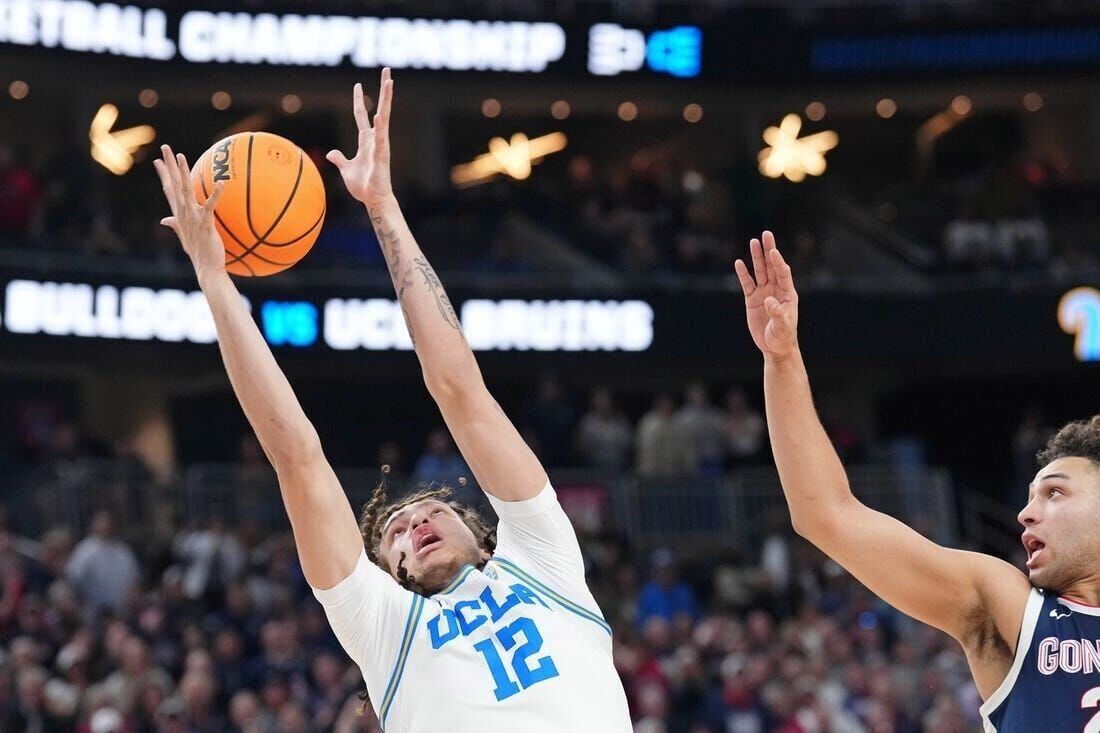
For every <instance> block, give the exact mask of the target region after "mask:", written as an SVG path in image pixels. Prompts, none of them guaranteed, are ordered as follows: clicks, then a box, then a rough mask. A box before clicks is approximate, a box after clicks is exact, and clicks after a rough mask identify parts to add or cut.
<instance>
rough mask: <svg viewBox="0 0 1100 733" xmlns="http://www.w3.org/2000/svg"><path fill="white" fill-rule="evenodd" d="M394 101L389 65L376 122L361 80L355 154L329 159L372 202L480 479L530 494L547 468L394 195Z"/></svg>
mask: <svg viewBox="0 0 1100 733" xmlns="http://www.w3.org/2000/svg"><path fill="white" fill-rule="evenodd" d="M392 100H393V80H392V79H391V78H390V72H389V69H384V70H383V71H382V84H381V89H380V91H379V95H378V111H377V113H376V114H375V116H374V125H373V126H372V125H371V123H370V119H369V115H368V113H367V109H366V106H365V104H364V102H363V88H362V86H361V85H359V84H356V85H355V92H354V99H353V106H354V112H355V121H356V124H357V125H358V128H359V143H358V149H357V150H356V153H355V157H354V158H352V159H351V160H348V159H347V158H346V157H345V156H344V155H343V154H342V153H341V152H339V151H337V150H333V151H331V152H330V153H329V154H328V156H327V157H328V160H329V161H330V162H332V163H333V164H334V165H335V166H336V167H337V168H339V169H340V174H341V175H342V176H343V179H344V184H345V185H346V186H347V189H348V192H349V193H351V195H352V196H354V197H355V198H356V199H358V200H359V201H361V202H362V203H363V204H364V205H365V206H366V207H367V212H368V214H369V215H370V219H371V223H372V224H373V226H374V232H375V234H377V235H378V243H379V245H380V246H381V247H382V254H383V255H384V256H385V258H386V265H387V266H388V267H389V271H390V277H391V278H392V279H393V286H394V289H395V290H396V291H397V298H398V300H399V301H400V302H401V310H402V312H403V313H404V314H405V322H406V323H407V324H408V327H409V335H410V336H412V339H413V344H414V345H415V347H416V355H417V357H418V358H419V359H420V366H421V368H422V369H423V372H424V382H425V384H426V385H427V387H428V391H429V392H430V393H431V395H432V397H433V399H435V401H436V404H437V405H438V406H439V409H440V411H441V412H442V413H443V419H444V420H445V421H446V422H447V427H448V428H450V431H451V434H452V435H453V436H454V438H455V442H457V443H458V447H459V449H460V450H461V451H462V455H463V457H464V458H465V459H466V461H467V462H468V463H469V464H470V468H471V469H472V470H473V472H474V476H476V477H477V480H478V483H480V484H481V487H482V488H483V489H484V490H485V491H487V492H489V493H490V494H492V495H493V496H495V497H497V498H499V499H502V500H505V501H520V500H523V499H529V498H532V497H534V496H536V495H537V494H538V493H539V492H540V491H541V490H542V489H543V487H545V486H546V483H547V478H546V472H545V470H543V468H542V466H541V464H540V463H539V461H538V459H537V458H536V457H535V454H534V453H533V452H532V451H531V449H530V448H528V447H527V444H526V443H525V442H524V441H523V438H521V437H520V435H519V432H518V431H517V430H516V428H515V426H513V425H512V423H511V421H510V420H509V419H508V417H507V416H506V415H505V414H504V412H503V411H502V410H501V409H500V406H499V405H498V404H497V403H496V400H494V399H493V397H492V395H490V394H489V391H488V389H486V387H485V382H484V380H483V379H482V377H481V370H480V369H479V368H478V365H477V361H476V360H475V359H474V354H473V352H472V351H471V350H470V346H469V345H468V344H467V343H466V338H465V337H464V336H463V334H462V326H461V324H460V323H459V319H458V315H457V314H456V313H455V309H454V308H453V307H452V306H451V301H450V299H449V298H448V297H447V293H446V291H444V289H443V284H442V283H441V282H440V281H439V277H438V276H436V274H435V270H433V269H432V266H431V265H430V264H429V263H428V260H427V258H426V257H425V256H424V253H423V252H422V251H421V250H420V247H419V246H418V245H417V243H416V240H415V239H413V235H412V232H411V231H410V230H409V226H408V224H407V223H406V221H405V217H404V215H403V214H402V213H401V207H400V206H398V204H397V199H396V198H395V197H394V194H393V187H392V185H391V183H390V142H389V125H390V107H391V102H392Z"/></svg>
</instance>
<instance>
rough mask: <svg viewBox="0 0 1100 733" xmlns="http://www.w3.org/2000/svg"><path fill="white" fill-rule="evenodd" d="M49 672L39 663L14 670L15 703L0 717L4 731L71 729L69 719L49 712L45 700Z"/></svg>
mask: <svg viewBox="0 0 1100 733" xmlns="http://www.w3.org/2000/svg"><path fill="white" fill-rule="evenodd" d="M48 679H49V675H48V674H47V673H46V670H44V669H42V668H41V667H38V666H31V667H26V668H24V669H22V670H19V671H18V672H17V673H16V677H15V684H16V695H15V700H14V704H13V705H12V706H11V707H10V709H9V710H7V711H5V713H4V715H3V716H2V717H0V721H2V722H3V725H0V730H4V731H9V730H10V731H34V732H35V733H64V732H65V731H70V730H72V720H69V719H65V718H62V717H60V716H57V715H55V714H53V713H52V712H50V710H49V709H48V706H47V701H46V689H45V688H46V682H47V680H48Z"/></svg>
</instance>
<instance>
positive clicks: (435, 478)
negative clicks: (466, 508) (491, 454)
mask: <svg viewBox="0 0 1100 733" xmlns="http://www.w3.org/2000/svg"><path fill="white" fill-rule="evenodd" d="M469 476H470V469H469V468H467V467H466V462H465V461H463V460H462V456H460V455H459V454H458V451H456V450H455V446H454V443H452V442H451V436H450V433H448V432H447V430H446V429H445V428H436V429H435V430H433V431H432V432H430V433H429V434H428V445H427V447H426V448H425V449H424V453H423V454H422V455H421V456H420V458H419V459H418V460H417V461H416V467H415V468H414V469H413V475H412V480H413V483H427V484H430V483H433V482H434V483H444V484H447V485H448V486H450V487H452V488H453V489H455V490H456V491H458V490H459V489H460V487H459V484H460V483H461V482H460V481H459V479H463V480H469Z"/></svg>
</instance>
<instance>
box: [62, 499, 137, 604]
mask: <svg viewBox="0 0 1100 733" xmlns="http://www.w3.org/2000/svg"><path fill="white" fill-rule="evenodd" d="M66 575H67V576H68V579H69V581H70V582H71V583H72V584H73V586H74V587H75V588H76V592H77V594H78V595H79V596H80V598H81V599H82V600H83V601H84V603H85V604H86V606H87V608H88V609H89V610H90V611H92V612H96V611H99V610H102V609H108V610H111V611H114V612H116V613H117V612H120V611H122V609H123V605H124V604H125V602H126V599H127V598H128V597H129V595H130V592H131V591H132V590H133V589H134V587H135V586H136V585H137V583H138V581H139V580H140V572H139V569H138V562H137V558H136V557H135V556H134V553H133V551H132V550H131V549H130V548H129V546H128V545H127V544H126V543H125V542H123V541H122V540H120V539H118V538H117V537H115V527H114V520H113V519H112V518H111V515H110V514H108V513H106V512H99V513H98V514H96V515H95V516H94V517H93V518H92V528H91V532H90V533H89V535H88V536H87V537H85V538H84V539H83V540H81V541H80V542H79V543H78V544H77V546H76V548H75V549H74V550H73V554H72V557H71V558H70V559H69V564H68V566H67V567H66Z"/></svg>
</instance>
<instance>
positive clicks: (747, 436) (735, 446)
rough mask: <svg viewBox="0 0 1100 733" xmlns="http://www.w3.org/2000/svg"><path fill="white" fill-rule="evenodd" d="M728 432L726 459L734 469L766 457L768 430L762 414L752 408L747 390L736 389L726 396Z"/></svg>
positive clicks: (726, 430) (726, 434)
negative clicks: (765, 446)
mask: <svg viewBox="0 0 1100 733" xmlns="http://www.w3.org/2000/svg"><path fill="white" fill-rule="evenodd" d="M725 418H726V419H725V426H724V432H725V437H726V456H727V457H728V459H729V464H730V465H731V466H743V465H747V464H753V463H756V462H758V461H759V460H761V459H762V458H763V457H764V444H765V441H766V440H767V437H768V426H767V424H765V422H764V418H763V416H762V415H761V414H760V412H759V411H758V410H756V409H754V408H753V407H751V406H750V405H749V400H748V397H746V396H745V390H743V389H742V388H740V387H734V388H732V389H731V390H730V391H729V392H727V393H726V416H725Z"/></svg>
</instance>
